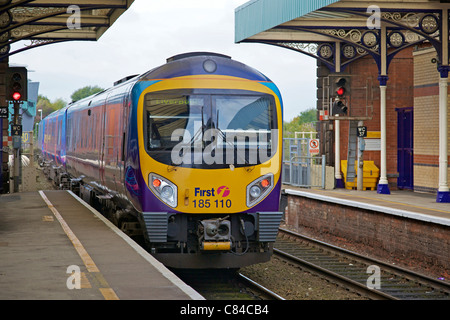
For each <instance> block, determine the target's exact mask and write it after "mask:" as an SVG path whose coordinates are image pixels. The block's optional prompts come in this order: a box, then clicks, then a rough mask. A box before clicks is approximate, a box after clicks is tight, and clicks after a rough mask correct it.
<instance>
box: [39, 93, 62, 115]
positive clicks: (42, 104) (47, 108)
mask: <svg viewBox="0 0 450 320" xmlns="http://www.w3.org/2000/svg"><path fill="white" fill-rule="evenodd" d="M66 105H67V102H65V101H64V100H63V99H61V98H59V99H56V100H55V101H54V102H51V101H50V99H48V98H47V97H44V96H42V95H39V96H38V101H37V104H36V110H39V109H41V110H42V117H43V118H45V117H46V116H48V115H49V114H50V113H52V112H54V111H56V110H59V109H61V108H64V107H65V106H66ZM37 114H38V115H40V113H39V112H38V113H37Z"/></svg>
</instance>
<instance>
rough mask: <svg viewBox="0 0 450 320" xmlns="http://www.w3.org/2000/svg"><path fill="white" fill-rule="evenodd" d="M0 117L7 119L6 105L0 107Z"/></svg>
mask: <svg viewBox="0 0 450 320" xmlns="http://www.w3.org/2000/svg"><path fill="white" fill-rule="evenodd" d="M0 119H8V107H0Z"/></svg>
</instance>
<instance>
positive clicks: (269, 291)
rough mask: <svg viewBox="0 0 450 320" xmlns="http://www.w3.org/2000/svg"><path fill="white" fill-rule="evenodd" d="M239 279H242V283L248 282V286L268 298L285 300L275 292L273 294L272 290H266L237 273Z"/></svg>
mask: <svg viewBox="0 0 450 320" xmlns="http://www.w3.org/2000/svg"><path fill="white" fill-rule="evenodd" d="M237 275H238V276H239V277H240V278H241V279H243V280H244V281H246V282H248V283H249V284H251V285H252V286H254V287H256V288H257V289H258V290H260V291H262V292H264V293H266V294H267V295H269V296H270V297H272V298H274V299H276V300H286V299H285V298H283V297H282V296H280V295H278V294H276V293H275V292H273V291H272V290H269V289H267V288H266V287H264V286H262V285H260V284H259V283H257V282H256V281H253V280H252V279H250V278H248V277H246V276H244V275H243V274H242V273H238V274H237Z"/></svg>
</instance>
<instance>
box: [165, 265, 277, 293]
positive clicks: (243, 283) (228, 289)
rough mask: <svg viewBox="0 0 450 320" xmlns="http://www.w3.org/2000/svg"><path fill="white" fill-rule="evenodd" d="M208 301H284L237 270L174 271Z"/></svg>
mask: <svg viewBox="0 0 450 320" xmlns="http://www.w3.org/2000/svg"><path fill="white" fill-rule="evenodd" d="M173 271H174V273H175V274H176V275H177V276H178V277H179V278H180V279H182V280H183V281H184V282H185V283H186V284H188V285H189V286H191V287H192V288H193V289H194V290H196V291H197V292H198V293H200V294H201V295H202V296H203V297H205V299H206V300H284V298H282V297H280V296H279V295H277V294H276V293H274V292H272V291H271V290H269V289H267V288H265V287H263V286H262V285H260V284H258V283H257V282H255V281H253V280H251V279H250V278H248V277H246V276H244V275H242V274H240V273H238V272H236V271H235V270H223V269H221V270H215V269H208V270H188V269H183V270H173Z"/></svg>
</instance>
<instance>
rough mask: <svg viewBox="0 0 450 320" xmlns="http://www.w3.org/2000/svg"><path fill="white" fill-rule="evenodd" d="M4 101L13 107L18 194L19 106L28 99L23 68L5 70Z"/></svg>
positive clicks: (25, 70) (25, 74)
mask: <svg viewBox="0 0 450 320" xmlns="http://www.w3.org/2000/svg"><path fill="white" fill-rule="evenodd" d="M5 85H6V101H7V102H12V103H13V105H14V115H13V121H12V124H11V135H12V136H13V154H14V169H13V181H14V189H13V190H14V192H19V183H20V166H21V163H22V159H21V155H20V149H21V143H22V120H21V117H20V105H21V104H22V103H23V101H26V100H27V99H28V97H27V93H28V74H27V69H26V68H25V67H10V68H8V69H7V70H6V83H5Z"/></svg>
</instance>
